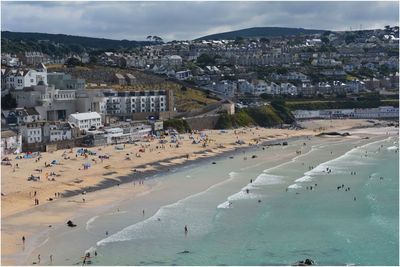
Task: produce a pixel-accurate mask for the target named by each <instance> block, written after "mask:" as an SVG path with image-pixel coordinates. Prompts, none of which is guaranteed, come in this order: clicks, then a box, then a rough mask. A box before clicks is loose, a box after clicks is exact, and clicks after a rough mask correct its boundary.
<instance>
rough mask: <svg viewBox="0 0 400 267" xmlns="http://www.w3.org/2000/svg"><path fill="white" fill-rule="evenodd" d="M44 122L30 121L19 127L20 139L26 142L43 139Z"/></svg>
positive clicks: (35, 141)
mask: <svg viewBox="0 0 400 267" xmlns="http://www.w3.org/2000/svg"><path fill="white" fill-rule="evenodd" d="M43 125H44V122H31V123H27V124H26V125H25V126H23V127H21V130H22V141H23V142H24V143H28V144H34V143H41V142H42V141H43V131H42V128H43Z"/></svg>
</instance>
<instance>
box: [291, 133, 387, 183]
mask: <svg viewBox="0 0 400 267" xmlns="http://www.w3.org/2000/svg"><path fill="white" fill-rule="evenodd" d="M388 139H389V138H386V139H384V140H378V141H374V142H370V143H368V144H365V145H362V146H359V147H355V148H353V149H351V150H349V151H347V152H346V153H344V154H343V155H341V156H339V157H336V158H334V159H331V160H328V161H325V162H322V163H320V164H319V165H317V166H316V167H315V168H313V169H311V170H309V171H307V172H305V173H304V176H303V177H300V178H298V179H296V180H295V182H309V181H311V180H312V179H313V177H314V176H320V175H328V172H327V170H328V169H329V170H330V173H331V174H343V173H346V172H348V167H349V166H346V165H349V164H351V166H354V165H369V163H367V162H366V161H360V160H356V159H358V158H359V156H360V154H363V153H364V149H365V148H367V147H369V146H371V145H374V144H377V143H381V142H386V141H387V140H388ZM343 165H344V166H343Z"/></svg>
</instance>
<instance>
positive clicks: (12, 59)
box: [1, 54, 21, 67]
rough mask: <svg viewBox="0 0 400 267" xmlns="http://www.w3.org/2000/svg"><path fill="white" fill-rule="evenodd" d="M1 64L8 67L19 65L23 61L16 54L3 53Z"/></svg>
mask: <svg viewBox="0 0 400 267" xmlns="http://www.w3.org/2000/svg"><path fill="white" fill-rule="evenodd" d="M1 64H3V65H6V66H7V67H18V66H20V65H21V62H20V61H19V58H18V57H16V56H15V55H10V54H1Z"/></svg>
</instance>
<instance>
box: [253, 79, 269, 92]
mask: <svg viewBox="0 0 400 267" xmlns="http://www.w3.org/2000/svg"><path fill="white" fill-rule="evenodd" d="M252 84H253V86H254V91H253V94H254V95H261V94H267V93H268V88H269V87H268V84H267V82H266V81H264V80H253V81H252Z"/></svg>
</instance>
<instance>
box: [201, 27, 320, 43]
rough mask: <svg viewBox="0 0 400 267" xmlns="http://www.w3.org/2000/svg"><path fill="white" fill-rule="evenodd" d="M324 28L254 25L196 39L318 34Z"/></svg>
mask: <svg viewBox="0 0 400 267" xmlns="http://www.w3.org/2000/svg"><path fill="white" fill-rule="evenodd" d="M323 32H325V31H324V30H310V29H303V28H285V27H254V28H248V29H242V30H237V31H231V32H223V33H216V34H211V35H207V36H204V37H201V38H198V39H196V40H222V39H225V40H226V39H228V40H233V39H236V38H237V37H243V38H257V37H258V38H261V37H277V36H291V35H301V34H316V33H323Z"/></svg>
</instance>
